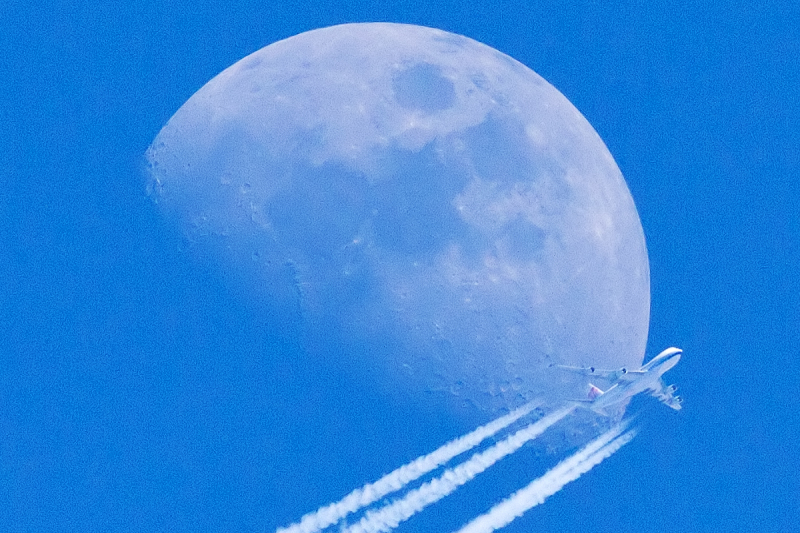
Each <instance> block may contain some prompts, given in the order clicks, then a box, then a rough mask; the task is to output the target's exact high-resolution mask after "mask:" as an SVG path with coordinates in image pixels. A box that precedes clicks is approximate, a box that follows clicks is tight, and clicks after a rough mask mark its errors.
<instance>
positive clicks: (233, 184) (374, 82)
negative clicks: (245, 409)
mask: <svg viewBox="0 0 800 533" xmlns="http://www.w3.org/2000/svg"><path fill="white" fill-rule="evenodd" d="M147 158H148V160H149V163H150V175H151V191H152V196H153V198H154V199H155V200H156V201H157V202H158V203H159V205H160V206H161V207H162V208H163V210H164V211H165V213H167V214H168V216H170V217H172V218H173V219H175V220H177V221H179V222H180V224H181V225H182V226H183V228H184V231H185V233H186V235H187V237H188V238H189V240H190V241H192V242H193V243H194V246H196V247H198V248H203V249H207V250H211V251H212V255H213V256H214V257H215V258H216V259H215V260H216V261H218V262H219V263H220V264H222V265H225V268H230V269H234V270H238V271H247V272H248V273H250V274H251V275H252V278H251V279H253V280H255V281H253V283H256V284H257V285H254V287H253V293H254V294H257V295H258V297H259V298H264V299H267V300H269V301H270V302H272V303H274V306H275V309H276V313H277V312H280V313H294V312H296V313H297V317H298V320H299V321H300V323H301V324H302V327H303V329H304V330H305V331H306V332H307V333H308V334H309V335H310V337H315V338H320V339H325V338H327V337H331V338H336V339H338V341H340V342H341V343H343V345H344V346H345V347H346V349H337V350H333V351H335V352H336V353H327V354H321V353H309V354H308V357H309V360H310V361H313V360H314V358H315V357H341V358H343V359H344V358H351V357H355V358H357V359H358V358H360V359H358V360H359V361H360V362H361V363H364V364H367V366H369V367H370V368H375V369H376V373H377V375H379V376H380V379H384V380H388V381H392V382H396V383H398V384H402V386H403V387H407V388H409V390H412V391H418V392H420V391H425V390H428V391H430V390H433V391H444V392H445V393H446V394H453V395H456V396H457V397H458V398H461V399H464V400H466V401H469V402H471V403H474V404H475V405H478V406H480V407H481V408H484V409H487V410H496V409H499V408H502V407H512V406H516V405H519V404H521V403H522V402H524V401H525V400H527V399H531V398H533V397H544V398H547V399H548V400H550V401H552V402H553V403H556V402H558V401H561V400H563V399H564V398H569V397H574V395H575V390H574V382H572V381H570V378H568V377H565V376H562V375H558V373H554V372H552V369H550V368H549V367H548V365H549V363H561V364H587V363H590V364H593V365H596V366H610V367H614V366H623V365H630V366H634V365H638V364H640V363H641V361H642V358H643V353H644V347H645V342H646V337H647V330H648V322H649V297H650V289H649V269H648V261H647V252H646V249H645V243H644V235H643V231H642V228H641V223H640V221H639V217H638V214H637V212H636V208H635V206H634V204H633V200H632V198H631V196H630V193H629V191H628V188H627V186H626V184H625V181H624V179H623V177H622V174H621V173H620V171H619V169H618V168H617V165H616V164H615V162H614V160H613V158H612V157H611V154H610V153H609V152H608V149H607V148H606V147H605V145H604V144H603V142H602V140H601V139H600V138H599V136H598V135H597V133H596V132H595V131H594V130H593V129H592V127H591V126H590V125H589V123H588V122H587V121H586V119H585V118H584V117H583V116H582V115H581V114H580V113H579V112H578V110H577V109H575V107H574V106H572V104H570V103H569V101H568V100H567V99H566V98H565V97H564V96H563V95H562V94H561V93H559V92H558V91H557V90H556V89H555V88H554V87H553V86H551V85H550V84H549V83H547V82H546V81H545V80H544V79H542V78H541V77H540V76H539V75H537V74H536V73H535V72H533V71H532V70H530V69H529V68H527V67H525V66H524V65H522V64H521V63H519V62H517V61H515V60H513V59H511V58H510V57H508V56H506V55H504V54H502V53H500V52H498V51H496V50H494V49H492V48H490V47H488V46H485V45H483V44H480V43H478V42H476V41H473V40H471V39H468V38H466V37H462V36H458V35H454V34H450V33H447V32H444V31H440V30H435V29H431V28H424V27H419V26H410V25H401V24H387V23H370V24H347V25H341V26H334V27H330V28H324V29H320V30H315V31H311V32H307V33H303V34H301V35H297V36H294V37H291V38H289V39H286V40H284V41H280V42H277V43H274V44H272V45H269V46H267V47H265V48H263V49H261V50H259V51H257V52H255V53H253V54H251V55H249V56H247V57H245V58H244V59H242V60H241V61H239V62H237V63H236V64H234V65H233V66H231V67H229V68H228V69H226V70H224V71H223V72H222V73H220V74H219V75H218V76H216V77H215V78H214V79H212V80H211V81H209V82H208V83H207V84H206V85H205V86H204V87H203V88H201V89H200V90H199V91H198V92H197V93H195V94H194V95H193V96H192V97H191V98H190V99H189V100H188V101H187V102H186V103H185V104H184V105H183V106H182V107H181V108H180V109H179V110H178V111H177V113H175V115H174V116H173V117H172V118H171V119H170V120H169V122H168V123H167V124H166V126H164V128H163V129H162V131H161V132H160V133H159V134H158V136H157V138H156V139H155V140H154V142H153V144H152V146H151V147H150V149H149V150H148V152H147ZM309 350H311V351H314V350H316V351H320V350H321V351H324V350H325V347H324V343H322V344H314V347H313V348H309ZM345 353H346V354H347V355H345ZM361 363H360V364H361Z"/></svg>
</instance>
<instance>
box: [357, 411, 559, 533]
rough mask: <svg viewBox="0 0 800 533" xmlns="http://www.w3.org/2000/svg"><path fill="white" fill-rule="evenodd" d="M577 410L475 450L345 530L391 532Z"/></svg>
mask: <svg viewBox="0 0 800 533" xmlns="http://www.w3.org/2000/svg"><path fill="white" fill-rule="evenodd" d="M574 409H575V407H574V406H569V407H565V408H563V409H560V410H558V411H556V412H554V413H551V414H549V415H547V416H546V417H544V418H542V419H541V420H539V421H537V422H535V423H533V424H530V425H528V426H526V427H525V428H523V429H520V430H519V431H517V432H516V433H514V434H513V435H511V436H510V437H507V438H506V439H505V440H502V441H500V442H498V443H497V444H495V445H494V446H492V447H491V448H487V449H486V450H484V451H482V452H480V453H476V454H475V455H473V456H472V457H470V458H469V459H468V460H466V461H464V462H463V463H461V464H460V465H458V466H456V467H454V468H451V469H449V470H447V471H445V472H444V473H443V474H442V475H441V476H440V477H438V478H436V479H433V480H431V481H428V482H426V483H423V484H422V485H421V486H420V487H419V488H416V489H414V490H411V491H409V492H407V493H406V495H405V496H404V497H403V498H402V499H400V500H397V501H394V502H392V503H390V504H387V505H386V506H384V507H381V508H380V509H378V510H375V511H367V512H366V513H365V515H364V517H363V518H362V519H361V520H360V521H359V522H357V523H356V524H353V525H352V526H350V527H349V528H347V529H345V530H344V533H378V532H387V531H391V530H392V529H394V528H395V527H397V526H398V525H399V524H400V523H401V522H404V521H405V520H408V519H409V518H411V517H412V516H414V515H415V514H417V513H418V512H420V511H421V510H423V509H424V508H425V507H427V506H428V505H430V504H432V503H434V502H437V501H439V500H441V499H442V498H444V497H445V496H447V495H448V494H450V493H452V492H453V491H455V490H456V489H457V488H458V487H460V486H462V485H464V484H465V483H467V482H468V481H470V480H471V479H473V478H474V477H475V476H477V475H478V474H480V473H481V472H483V471H484V470H486V469H487V468H489V467H490V466H492V465H493V464H495V463H496V462H497V461H499V460H500V459H502V458H504V457H506V456H508V455H510V454H512V453H514V452H515V451H517V450H519V449H520V448H521V447H522V446H523V445H524V444H525V443H526V442H528V441H531V440H533V439H535V438H536V437H538V436H539V435H541V434H542V433H544V432H545V430H547V428H549V427H550V426H552V425H553V424H555V423H556V422H558V421H559V420H561V419H562V418H564V417H565V416H567V415H568V414H569V413H571V412H572V411H573V410H574Z"/></svg>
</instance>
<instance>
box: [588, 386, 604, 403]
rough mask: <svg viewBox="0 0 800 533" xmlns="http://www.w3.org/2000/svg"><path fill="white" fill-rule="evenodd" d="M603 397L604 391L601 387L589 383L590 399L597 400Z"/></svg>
mask: <svg viewBox="0 0 800 533" xmlns="http://www.w3.org/2000/svg"><path fill="white" fill-rule="evenodd" d="M602 395H603V391H602V390H601V389H600V388H599V387H597V386H595V385H592V384H591V383H589V395H588V398H589V399H590V400H595V399H597V398H599V397H600V396H602Z"/></svg>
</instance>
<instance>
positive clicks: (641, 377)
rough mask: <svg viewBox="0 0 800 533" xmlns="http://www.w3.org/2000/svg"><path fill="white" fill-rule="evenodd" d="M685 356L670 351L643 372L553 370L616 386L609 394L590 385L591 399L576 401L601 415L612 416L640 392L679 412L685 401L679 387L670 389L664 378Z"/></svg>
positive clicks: (650, 362) (667, 350) (610, 389)
mask: <svg viewBox="0 0 800 533" xmlns="http://www.w3.org/2000/svg"><path fill="white" fill-rule="evenodd" d="M682 353H683V350H681V349H680V348H667V349H666V350H664V351H663V352H661V353H660V354H658V355H657V356H655V357H654V358H653V359H652V360H650V361H649V362H648V363H647V364H646V365H644V366H642V367H641V368H640V369H639V370H628V369H626V368H620V369H618V370H600V369H598V368H595V367H593V366H590V367H576V366H563V365H555V364H554V365H550V366H554V367H557V368H561V369H564V370H569V371H571V372H577V373H580V374H583V375H586V376H597V377H598V378H602V379H607V380H609V381H610V382H611V383H612V385H611V387H609V388H608V389H607V390H606V391H603V390H601V389H600V388H599V387H597V386H595V385H593V384H591V383H590V384H589V395H588V398H587V399H585V400H576V402H578V404H579V405H581V406H583V407H587V408H589V409H591V410H592V411H594V412H596V413H598V414H601V415H604V416H609V415H610V414H611V413H610V412H609V408H610V407H614V406H616V405H619V404H620V403H622V402H624V401H625V400H628V399H630V398H632V397H633V396H636V395H637V394H639V393H640V392H646V391H647V392H649V393H650V394H651V395H652V396H655V397H656V398H658V399H659V400H661V402H662V403H663V404H665V405H666V406H668V407H671V408H672V409H675V410H676V411H677V410H679V409H680V408H681V403H682V402H683V400H682V399H681V397H680V396H676V395H675V391H676V390H677V387H676V386H675V385H666V384H665V383H664V380H663V379H662V378H661V376H662V375H663V374H664V373H665V372H666V371H667V370H669V369H671V368H672V367H673V366H675V365H676V364H678V361H679V360H680V358H681V354H682Z"/></svg>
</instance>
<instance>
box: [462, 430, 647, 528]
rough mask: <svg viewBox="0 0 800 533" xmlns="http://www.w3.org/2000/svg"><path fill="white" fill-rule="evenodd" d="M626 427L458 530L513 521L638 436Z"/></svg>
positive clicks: (498, 525)
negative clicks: (625, 431) (626, 430)
mask: <svg viewBox="0 0 800 533" xmlns="http://www.w3.org/2000/svg"><path fill="white" fill-rule="evenodd" d="M623 430H624V427H619V428H615V429H612V430H610V431H607V432H606V433H604V434H603V435H601V436H600V437H598V438H596V439H595V440H594V441H592V442H590V443H589V444H588V445H586V446H585V447H584V448H583V449H581V450H579V451H578V452H577V453H575V454H574V455H572V456H571V457H568V458H567V459H564V460H563V461H561V462H560V463H559V464H558V465H556V466H555V467H553V468H552V469H551V470H550V471H548V472H547V473H546V474H544V475H543V476H542V477H540V478H538V479H535V480H534V481H533V482H531V484H530V485H528V486H527V487H525V488H523V489H520V490H518V491H517V492H515V493H514V494H512V495H511V496H509V497H508V498H506V499H505V500H503V501H502V502H500V503H498V504H497V505H495V506H494V507H492V508H491V509H490V510H489V511H488V512H487V513H486V514H484V515H481V516H479V517H477V518H475V519H473V520H472V521H471V522H469V523H468V524H467V525H465V526H464V527H462V528H461V529H459V530H458V532H457V533H491V532H492V531H496V530H498V529H500V528H502V527H505V526H506V525H508V524H510V523H511V522H513V521H514V520H515V519H517V518H519V517H520V516H522V515H523V514H524V513H526V512H527V511H528V510H530V509H532V508H534V507H536V506H537V505H539V504H541V503H544V501H545V500H546V499H547V498H549V497H550V496H552V495H553V494H555V493H556V492H558V491H560V490H561V489H562V488H563V487H564V485H566V484H567V483H570V482H572V481H575V480H576V479H578V478H579V477H581V476H582V475H583V474H585V473H586V472H588V471H589V470H591V469H592V468H594V467H595V466H597V465H599V464H600V463H601V462H603V460H605V459H606V458H607V457H610V456H611V455H613V454H614V453H615V452H616V451H617V450H619V449H620V448H622V447H623V446H624V445H626V444H627V443H629V442H630V441H631V439H633V437H635V436H636V431H635V430H631V431H628V432H627V433H625V434H623V435H621V436H620V433H621V432H622V431H623Z"/></svg>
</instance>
